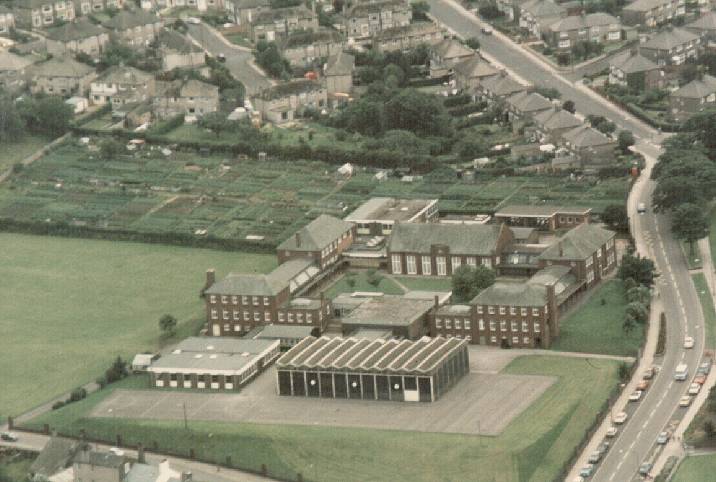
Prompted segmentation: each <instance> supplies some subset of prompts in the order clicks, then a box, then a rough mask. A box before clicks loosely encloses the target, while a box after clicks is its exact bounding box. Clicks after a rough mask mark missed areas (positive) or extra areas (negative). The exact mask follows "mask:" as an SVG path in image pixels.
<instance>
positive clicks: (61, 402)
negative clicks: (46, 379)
mask: <svg viewBox="0 0 716 482" xmlns="http://www.w3.org/2000/svg"><path fill="white" fill-rule="evenodd" d="M64 406H65V402H64V400H57V401H56V402H55V403H53V404H52V410H57V409H58V408H62V407H64Z"/></svg>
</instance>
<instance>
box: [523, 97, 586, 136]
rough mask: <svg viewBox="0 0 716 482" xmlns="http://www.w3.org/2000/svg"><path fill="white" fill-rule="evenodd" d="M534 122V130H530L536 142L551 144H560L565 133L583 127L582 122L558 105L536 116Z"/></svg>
mask: <svg viewBox="0 0 716 482" xmlns="http://www.w3.org/2000/svg"><path fill="white" fill-rule="evenodd" d="M533 122H534V126H533V128H532V129H529V130H530V131H531V135H532V136H534V138H535V140H536V141H539V142H541V143H550V144H558V143H559V141H560V140H561V139H562V135H563V134H564V133H566V132H567V131H570V130H572V129H574V128H575V127H579V126H581V125H582V121H581V120H579V119H577V117H576V116H575V115H574V114H572V113H571V112H568V111H566V110H564V109H562V108H561V107H560V106H558V105H556V106H554V108H552V109H549V110H544V111H542V112H539V113H538V114H535V116H534V117H533ZM526 131H527V129H526ZM525 134H527V132H525Z"/></svg>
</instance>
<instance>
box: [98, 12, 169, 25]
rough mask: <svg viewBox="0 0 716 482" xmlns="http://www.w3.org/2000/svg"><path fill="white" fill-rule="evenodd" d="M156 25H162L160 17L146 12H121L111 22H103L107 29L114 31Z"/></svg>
mask: <svg viewBox="0 0 716 482" xmlns="http://www.w3.org/2000/svg"><path fill="white" fill-rule="evenodd" d="M155 23H161V20H160V19H159V17H157V16H156V15H154V14H153V13H151V12H147V11H145V10H120V11H119V13H117V14H116V15H114V16H113V17H111V18H110V19H109V20H105V21H104V22H102V24H103V25H104V26H105V27H107V28H109V29H112V30H129V29H130V28H134V27H143V26H144V25H151V24H155Z"/></svg>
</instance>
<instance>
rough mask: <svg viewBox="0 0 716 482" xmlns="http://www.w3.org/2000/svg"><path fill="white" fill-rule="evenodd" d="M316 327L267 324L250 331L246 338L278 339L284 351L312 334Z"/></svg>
mask: <svg viewBox="0 0 716 482" xmlns="http://www.w3.org/2000/svg"><path fill="white" fill-rule="evenodd" d="M313 330H314V328H313V327H312V326H305V325H294V326H291V325H274V324H271V325H266V326H261V327H258V328H256V329H254V330H252V331H251V332H249V333H248V334H247V335H246V336H245V338H247V339H251V340H278V341H279V342H280V344H281V345H280V348H281V350H282V351H285V350H288V349H289V348H291V347H292V346H294V345H296V344H297V343H298V342H300V341H301V340H303V339H304V338H306V337H308V336H311V335H312V333H313Z"/></svg>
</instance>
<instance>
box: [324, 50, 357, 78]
mask: <svg viewBox="0 0 716 482" xmlns="http://www.w3.org/2000/svg"><path fill="white" fill-rule="evenodd" d="M355 66H356V58H355V56H353V55H351V54H349V53H346V52H343V51H340V52H338V53H337V54H336V55H331V56H330V57H328V62H326V75H351V74H352V73H353V69H354V68H355Z"/></svg>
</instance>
